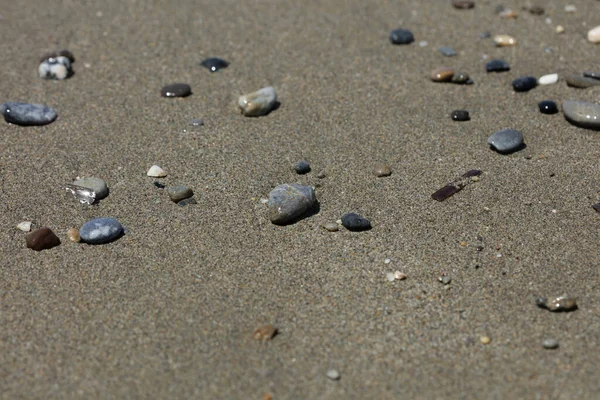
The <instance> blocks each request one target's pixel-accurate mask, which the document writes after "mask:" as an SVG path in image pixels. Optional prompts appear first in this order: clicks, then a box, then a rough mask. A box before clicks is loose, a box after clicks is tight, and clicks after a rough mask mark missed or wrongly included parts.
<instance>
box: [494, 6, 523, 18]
mask: <svg viewBox="0 0 600 400" xmlns="http://www.w3.org/2000/svg"><path fill="white" fill-rule="evenodd" d="M498 15H499V16H500V18H506V19H516V18H517V17H518V16H519V14H518V13H517V12H516V11H515V10H512V9H510V8H507V9H504V10H502V11H500V12H499V13H498Z"/></svg>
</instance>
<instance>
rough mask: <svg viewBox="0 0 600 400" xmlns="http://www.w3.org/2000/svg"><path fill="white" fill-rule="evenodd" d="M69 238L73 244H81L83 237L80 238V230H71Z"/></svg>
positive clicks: (68, 232)
mask: <svg viewBox="0 0 600 400" xmlns="http://www.w3.org/2000/svg"><path fill="white" fill-rule="evenodd" d="M67 237H68V238H69V240H70V241H71V242H74V243H79V242H81V236H79V229H77V228H71V229H69V230H68V231H67Z"/></svg>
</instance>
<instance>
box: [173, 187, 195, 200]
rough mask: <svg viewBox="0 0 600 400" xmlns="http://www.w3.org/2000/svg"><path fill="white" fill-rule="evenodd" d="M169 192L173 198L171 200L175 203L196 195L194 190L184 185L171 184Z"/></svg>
mask: <svg viewBox="0 0 600 400" xmlns="http://www.w3.org/2000/svg"><path fill="white" fill-rule="evenodd" d="M167 193H168V194H169V198H170V199H171V201H173V202H175V203H177V202H179V201H181V200H184V199H187V198H189V197H192V196H193V195H194V191H193V190H192V189H190V188H189V187H187V186H184V185H179V186H169V187H168V188H167Z"/></svg>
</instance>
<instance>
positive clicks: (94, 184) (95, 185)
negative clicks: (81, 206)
mask: <svg viewBox="0 0 600 400" xmlns="http://www.w3.org/2000/svg"><path fill="white" fill-rule="evenodd" d="M73 185H77V186H81V187H84V188H88V189H91V190H92V191H94V193H96V200H101V199H103V198H105V197H106V196H108V186H106V182H104V181H103V180H102V179H100V178H83V179H78V180H76V181H75V182H73Z"/></svg>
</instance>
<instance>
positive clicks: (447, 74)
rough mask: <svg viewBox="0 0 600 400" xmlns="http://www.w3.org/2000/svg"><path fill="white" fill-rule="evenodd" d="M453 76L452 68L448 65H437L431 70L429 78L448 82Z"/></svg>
mask: <svg viewBox="0 0 600 400" xmlns="http://www.w3.org/2000/svg"><path fill="white" fill-rule="evenodd" d="M452 76H454V70H453V69H452V68H450V67H439V68H436V69H434V70H433V71H431V80H432V81H434V82H449V81H450V80H452Z"/></svg>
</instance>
